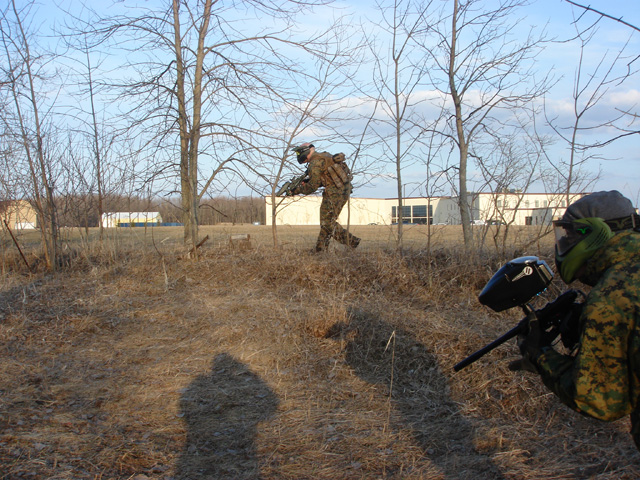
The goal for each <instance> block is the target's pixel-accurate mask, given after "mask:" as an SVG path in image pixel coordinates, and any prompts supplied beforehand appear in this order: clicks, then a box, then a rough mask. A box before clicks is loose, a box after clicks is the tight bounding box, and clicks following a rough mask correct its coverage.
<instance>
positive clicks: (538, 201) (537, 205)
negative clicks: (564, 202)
mask: <svg viewBox="0 0 640 480" xmlns="http://www.w3.org/2000/svg"><path fill="white" fill-rule="evenodd" d="M536 208H540V200H536Z"/></svg>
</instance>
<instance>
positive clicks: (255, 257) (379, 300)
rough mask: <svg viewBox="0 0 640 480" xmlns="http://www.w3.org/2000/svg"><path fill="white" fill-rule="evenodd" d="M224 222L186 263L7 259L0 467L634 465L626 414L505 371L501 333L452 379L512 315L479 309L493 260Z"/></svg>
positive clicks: (34, 470)
mask: <svg viewBox="0 0 640 480" xmlns="http://www.w3.org/2000/svg"><path fill="white" fill-rule="evenodd" d="M259 228H263V227H259ZM264 228H267V227H264ZM313 232H315V229H314V230H313ZM212 233H213V232H212ZM224 235H228V232H225V234H220V241H218V242H215V241H212V242H211V243H210V244H209V243H208V244H206V245H205V247H203V252H202V253H203V254H202V257H201V258H200V259H199V260H198V261H188V260H184V258H183V256H182V255H181V254H180V253H179V252H178V251H175V250H173V251H172V250H171V248H170V247H169V245H167V244H168V243H169V240H167V241H165V242H164V243H163V244H161V245H164V246H165V247H166V248H165V249H163V250H161V251H162V256H160V255H159V254H158V253H157V252H156V250H155V249H154V248H150V249H148V250H147V251H146V252H140V250H138V251H137V252H136V253H135V254H134V253H133V252H131V251H128V252H127V251H126V249H125V248H124V246H122V247H118V248H122V249H123V250H122V253H123V255H120V256H119V257H114V256H113V255H111V254H110V253H109V251H108V250H107V251H106V253H105V251H103V252H101V253H97V252H95V253H93V254H86V253H83V254H81V255H78V256H75V257H74V259H73V261H72V262H71V263H70V266H69V267H67V268H66V269H65V270H63V271H61V272H60V273H58V274H55V275H44V274H30V275H29V274H26V272H25V271H24V270H22V271H19V270H20V269H19V262H17V261H16V262H15V263H12V262H14V259H9V258H5V265H7V266H10V265H14V267H13V269H12V270H11V271H10V272H7V273H5V274H4V275H3V277H2V281H3V284H2V289H1V291H0V356H1V358H2V362H1V363H0V478H2V479H15V478H36V479H45V478H46V479H61V480H62V479H112V478H113V479H129V478H137V479H138V480H142V479H144V478H153V479H164V480H169V479H195V478H211V479H258V478H260V479H265V480H266V479H374V478H387V479H391V478H393V479H447V480H451V479H501V478H502V479H525V480H527V479H586V478H593V479H600V480H603V479H614V478H615V479H632V478H638V477H639V476H640V467H639V465H640V455H639V454H638V452H637V451H636V449H635V447H634V445H633V442H632V441H631V438H630V436H629V434H628V433H627V432H628V428H629V425H628V422H627V420H624V421H619V422H616V423H612V424H607V423H598V422H596V421H594V420H589V419H586V418H582V417H580V416H579V415H577V414H575V413H573V412H570V411H569V410H568V409H566V408H565V407H564V406H562V405H561V404H559V403H558V402H557V401H556V400H555V398H554V397H553V396H552V395H550V394H549V393H548V392H547V391H546V390H545V389H544V388H543V387H542V386H541V385H540V382H539V381H538V379H537V378H535V377H533V376H532V375H530V374H514V373H513V372H509V371H508V370H507V368H506V364H507V362H508V359H509V358H510V357H511V356H513V355H515V347H514V346H513V345H511V344H509V345H505V346H503V347H500V348H499V349H497V350H496V351H494V352H492V353H491V354H489V355H487V356H485V357H484V358H483V359H481V360H480V361H478V362H477V363H475V364H474V365H472V366H471V367H469V368H467V369H465V370H463V371H462V372H459V373H455V374H454V373H453V370H452V366H453V365H454V364H455V363H457V362H458V361H459V360H461V359H462V358H464V357H465V356H466V355H468V354H469V353H471V352H473V351H474V350H476V349H477V348H479V347H481V346H482V345H484V344H485V343H487V342H488V341H490V340H492V339H493V338H495V337H496V336H497V335H499V334H500V333H502V332H504V331H506V330H507V329H508V328H510V326H511V325H512V324H513V323H514V322H515V321H516V320H518V319H519V318H514V314H515V315H516V316H517V315H519V313H518V312H507V313H503V314H500V315H498V314H492V313H490V312H488V311H486V310H485V309H483V308H481V307H480V305H479V304H478V302H477V294H478V291H479V289H480V288H481V287H482V286H483V285H484V283H485V282H486V280H487V279H488V278H489V277H490V275H491V274H492V272H493V270H494V269H495V268H496V266H497V265H499V264H500V263H501V261H502V259H500V258H497V257H495V256H493V255H489V254H487V256H486V257H485V258H482V259H479V258H471V259H470V258H465V257H463V256H462V255H460V254H458V253H456V252H455V249H444V248H441V249H438V250H437V253H434V254H433V255H431V256H429V257H427V256H426V254H425V253H424V251H422V250H421V249H419V248H418V247H417V246H416V247H415V248H413V249H410V250H409V251H407V252H406V253H405V255H403V256H399V255H397V254H396V253H392V252H390V251H385V249H384V248H374V247H372V246H368V247H367V248H365V249H363V250H360V249H359V250H356V251H353V252H351V251H345V250H343V249H341V248H338V249H336V250H334V251H332V252H329V253H327V254H322V255H313V254H311V253H309V252H308V250H309V248H310V246H311V245H313V237H314V236H315V235H314V233H312V232H311V231H309V232H302V234H300V238H298V239H295V238H290V237H287V238H285V242H284V243H285V244H286V245H285V248H284V249H280V250H274V249H273V248H270V247H268V246H266V245H263V244H262V243H261V241H259V236H258V235H256V236H255V237H254V236H253V235H252V239H253V240H254V248H253V249H252V250H249V251H245V252H238V251H233V250H230V249H229V248H228V245H227V242H225V241H224ZM372 235H373V234H372ZM156 240H157V238H156ZM212 240H213V237H212ZM416 245H418V244H416ZM124 253H126V255H125V254H124ZM525 253H535V254H538V253H539V252H525Z"/></svg>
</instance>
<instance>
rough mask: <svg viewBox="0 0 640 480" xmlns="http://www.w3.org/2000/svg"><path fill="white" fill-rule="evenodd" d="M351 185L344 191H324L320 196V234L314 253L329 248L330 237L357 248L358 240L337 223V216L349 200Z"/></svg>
mask: <svg viewBox="0 0 640 480" xmlns="http://www.w3.org/2000/svg"><path fill="white" fill-rule="evenodd" d="M350 191H351V185H346V186H345V188H344V189H340V190H334V189H330V190H328V189H326V188H325V191H324V192H323V194H322V203H321V204H320V234H319V235H318V242H317V243H316V251H317V252H321V251H322V250H325V249H326V248H327V247H328V246H329V242H330V241H331V237H333V238H335V239H336V240H337V241H338V242H340V243H342V244H343V245H348V246H350V247H353V248H355V247H357V246H358V244H359V243H360V239H359V238H358V237H356V236H355V235H352V234H350V233H348V232H347V231H346V230H345V229H344V228H343V227H342V225H340V224H339V223H338V216H339V215H340V212H341V211H342V207H344V205H345V204H346V203H347V201H348V200H349V193H350Z"/></svg>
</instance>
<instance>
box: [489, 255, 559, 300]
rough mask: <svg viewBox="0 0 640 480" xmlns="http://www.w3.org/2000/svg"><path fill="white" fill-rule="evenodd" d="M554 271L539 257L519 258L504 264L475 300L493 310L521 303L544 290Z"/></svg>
mask: <svg viewBox="0 0 640 480" xmlns="http://www.w3.org/2000/svg"><path fill="white" fill-rule="evenodd" d="M552 279H553V272H552V271H551V269H550V268H549V266H548V265H547V263H546V262H545V261H544V260H539V259H538V257H533V256H529V257H518V258H514V259H513V260H511V261H510V262H508V263H506V264H505V265H503V266H502V267H501V268H500V270H498V271H497V272H496V273H495V274H494V275H493V277H491V279H490V280H489V282H488V283H487V284H486V285H485V287H484V288H483V289H482V292H480V295H479V297H478V300H479V301H480V303H481V304H483V305H486V306H487V307H489V308H491V309H492V310H494V311H496V312H501V311H503V310H507V309H509V308H513V307H517V306H522V305H524V304H526V303H527V302H528V301H529V300H531V299H532V298H533V297H535V296H536V295H538V294H539V293H540V292H542V291H543V290H545V289H546V288H547V286H548V285H549V284H550V283H551V280H552Z"/></svg>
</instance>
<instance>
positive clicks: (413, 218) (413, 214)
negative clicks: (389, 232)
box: [391, 205, 433, 225]
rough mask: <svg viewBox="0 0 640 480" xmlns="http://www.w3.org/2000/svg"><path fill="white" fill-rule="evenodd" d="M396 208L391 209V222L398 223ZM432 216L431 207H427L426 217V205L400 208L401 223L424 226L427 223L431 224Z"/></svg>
mask: <svg viewBox="0 0 640 480" xmlns="http://www.w3.org/2000/svg"><path fill="white" fill-rule="evenodd" d="M397 212H398V207H397V206H395V205H394V206H392V207H391V222H392V223H398V214H397ZM432 216H433V205H429V215H428V216H427V206H426V205H413V206H411V205H403V206H402V223H419V224H421V225H426V224H427V221H429V222H431V220H432V219H431V217H432Z"/></svg>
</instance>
